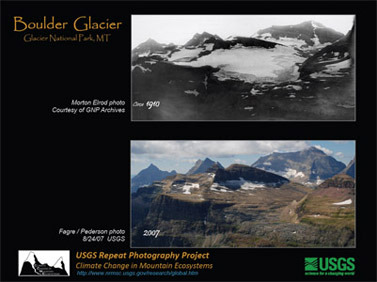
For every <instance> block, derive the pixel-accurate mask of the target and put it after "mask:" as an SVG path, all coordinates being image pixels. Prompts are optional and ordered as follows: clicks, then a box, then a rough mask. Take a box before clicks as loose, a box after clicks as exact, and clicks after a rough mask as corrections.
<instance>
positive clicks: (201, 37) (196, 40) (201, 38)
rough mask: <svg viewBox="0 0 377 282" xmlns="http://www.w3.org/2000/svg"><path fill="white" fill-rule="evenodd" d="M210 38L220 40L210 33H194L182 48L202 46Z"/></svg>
mask: <svg viewBox="0 0 377 282" xmlns="http://www.w3.org/2000/svg"><path fill="white" fill-rule="evenodd" d="M210 38H215V39H220V37H219V36H218V35H213V34H211V33H208V32H206V31H204V32H202V33H195V34H194V36H193V37H192V38H191V39H190V40H189V41H188V42H187V43H186V44H185V45H184V46H186V47H188V46H198V45H201V44H203V43H204V42H205V41H206V40H208V39H210Z"/></svg>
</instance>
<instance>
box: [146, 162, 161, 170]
mask: <svg viewBox="0 0 377 282" xmlns="http://www.w3.org/2000/svg"><path fill="white" fill-rule="evenodd" d="M148 168H154V169H156V168H157V169H159V168H158V167H157V166H155V165H154V164H153V163H151V164H150V165H149V166H148Z"/></svg>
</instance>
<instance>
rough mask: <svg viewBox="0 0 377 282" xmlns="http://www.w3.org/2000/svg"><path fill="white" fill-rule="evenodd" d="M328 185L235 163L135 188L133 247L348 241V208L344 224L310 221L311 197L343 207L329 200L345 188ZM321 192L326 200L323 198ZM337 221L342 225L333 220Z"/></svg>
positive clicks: (342, 243) (336, 208)
mask: <svg viewBox="0 0 377 282" xmlns="http://www.w3.org/2000/svg"><path fill="white" fill-rule="evenodd" d="M333 189H334V188H332V187H330V188H326V189H324V188H323V189H322V190H326V191H325V192H321V191H320V190H319V191H320V192H319V194H318V195H317V194H314V193H317V190H313V189H311V188H308V187H305V186H304V185H302V184H298V183H293V182H289V181H288V179H286V178H283V177H281V176H278V175H276V174H272V173H269V172H265V171H263V170H260V169H256V168H253V167H249V166H244V165H238V164H235V165H231V166H230V167H228V168H226V169H223V168H218V167H217V168H216V169H215V170H213V172H210V173H208V172H207V173H199V174H192V175H184V174H178V175H175V176H170V177H168V178H166V179H164V180H162V181H160V182H155V183H154V184H152V185H150V186H148V187H143V188H140V189H139V190H138V192H137V193H134V194H133V195H132V246H133V247H328V246H352V245H353V244H354V242H353V241H352V240H353V239H352V238H353V236H354V235H353V231H352V229H349V228H348V227H349V224H350V223H352V218H351V217H350V216H351V215H352V210H347V212H348V213H347V215H348V216H349V221H348V222H347V223H345V222H344V221H343V219H339V218H337V217H335V216H334V217H332V218H331V219H332V222H330V223H329V224H328V225H326V224H325V223H323V224H322V225H316V224H314V223H312V222H310V221H309V220H307V218H311V215H312V214H311V212H312V210H311V209H312V208H313V207H312V204H311V203H314V204H318V205H319V208H324V209H330V208H331V212H332V213H331V215H332V214H333V213H334V214H335V213H336V212H339V211H340V210H342V206H341V205H332V204H333V203H337V202H335V201H338V200H339V201H340V200H344V199H345V197H348V194H347V193H348V192H343V193H340V195H333V194H334V192H333V191H332V190H333ZM335 189H338V188H335ZM343 190H344V191H348V190H349V189H343ZM323 193H325V194H326V195H327V194H328V193H329V195H331V200H328V201H327V202H324V201H323V200H322V199H323V198H325V199H327V198H326V197H327V196H324V195H323ZM312 194H314V195H315V196H311V195H312ZM308 199H309V200H308ZM317 199H320V201H319V200H317ZM329 201H330V202H331V203H330V202H329ZM304 202H305V203H307V204H306V205H304V204H303V203H304ZM308 203H309V205H308ZM322 203H325V204H324V206H322ZM340 204H342V203H340ZM314 206H315V205H314ZM348 206H353V205H352V204H348ZM308 207H309V209H308ZM338 223H339V225H342V228H340V229H337V228H336V227H335V226H337V224H338ZM343 225H344V226H343ZM346 225H347V226H346ZM343 227H344V228H343ZM150 229H154V230H155V229H157V230H160V233H159V235H158V236H157V237H153V238H152V237H146V236H143V232H144V230H150Z"/></svg>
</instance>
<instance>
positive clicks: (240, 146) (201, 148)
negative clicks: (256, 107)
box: [131, 140, 355, 175]
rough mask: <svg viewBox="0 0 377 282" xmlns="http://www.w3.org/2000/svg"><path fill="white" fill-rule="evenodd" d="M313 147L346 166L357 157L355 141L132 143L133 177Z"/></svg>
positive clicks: (246, 160) (185, 170) (250, 162)
mask: <svg viewBox="0 0 377 282" xmlns="http://www.w3.org/2000/svg"><path fill="white" fill-rule="evenodd" d="M311 146H315V147H317V148H318V149H320V150H322V151H324V152H325V153H326V154H328V155H330V156H332V157H334V158H335V159H336V160H338V161H341V162H343V163H344V164H346V165H347V164H348V163H349V162H350V160H352V159H353V157H354V156H355V141H305V140H296V141H275V140H274V141H269V140H263V141H242V140H240V141H223V140H222V141H187V140H182V141H131V174H132V175H134V174H137V173H138V172H139V171H140V170H142V169H144V168H146V167H148V166H149V165H150V164H151V163H153V164H154V165H156V166H157V167H158V168H160V169H161V170H167V171H171V170H173V169H174V170H176V171H177V172H179V173H186V172H187V171H188V170H189V169H190V168H191V167H192V166H193V165H194V164H195V162H196V161H197V160H198V159H202V160H203V159H205V158H207V157H208V158H210V159H211V160H213V161H219V162H220V163H221V164H222V165H223V166H224V167H227V166H229V165H231V164H234V163H241V164H246V165H251V164H252V163H254V162H255V161H256V160H257V159H258V158H259V157H261V156H265V155H268V154H271V153H273V152H296V151H301V150H304V149H307V148H309V147H311Z"/></svg>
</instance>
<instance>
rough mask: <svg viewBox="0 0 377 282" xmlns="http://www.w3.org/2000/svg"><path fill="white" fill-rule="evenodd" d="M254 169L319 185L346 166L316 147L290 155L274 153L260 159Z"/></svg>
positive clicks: (290, 153)
mask: <svg viewBox="0 0 377 282" xmlns="http://www.w3.org/2000/svg"><path fill="white" fill-rule="evenodd" d="M252 166H253V167H257V168H260V169H264V170H267V171H270V172H274V173H277V174H279V175H282V176H284V177H287V178H289V179H291V180H293V181H296V182H299V183H304V184H305V183H307V184H314V185H318V184H320V183H321V182H322V181H323V180H325V179H327V178H330V177H332V176H334V175H336V174H338V173H340V172H341V171H342V170H343V169H345V167H346V166H345V164H344V163H342V162H339V161H337V160H336V159H334V158H333V157H331V156H328V155H326V154H325V153H324V152H323V151H321V150H320V149H317V148H316V147H310V148H308V149H306V150H303V151H298V152H289V153H272V154H270V155H268V156H265V157H261V158H259V159H258V160H257V161H256V162H255V163H253V164H252Z"/></svg>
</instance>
